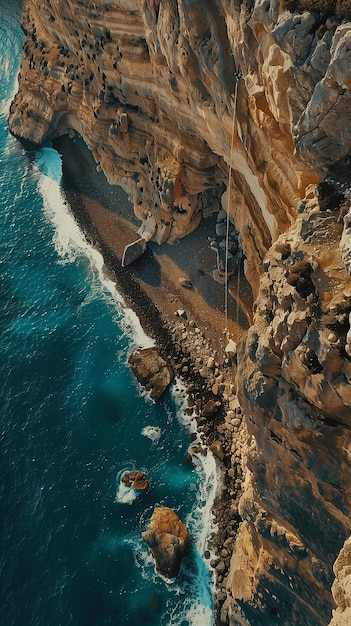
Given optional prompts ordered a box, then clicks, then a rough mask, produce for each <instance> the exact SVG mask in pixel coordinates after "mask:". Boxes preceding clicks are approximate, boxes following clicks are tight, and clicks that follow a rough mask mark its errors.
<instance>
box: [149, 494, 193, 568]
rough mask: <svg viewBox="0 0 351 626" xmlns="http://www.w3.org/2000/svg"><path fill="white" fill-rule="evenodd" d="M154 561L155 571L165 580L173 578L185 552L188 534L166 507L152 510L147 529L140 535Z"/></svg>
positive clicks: (171, 511)
mask: <svg viewBox="0 0 351 626" xmlns="http://www.w3.org/2000/svg"><path fill="white" fill-rule="evenodd" d="M142 537H143V539H144V541H146V543H147V545H148V547H149V550H150V552H151V554H152V556H153V557H154V559H155V561H156V570H157V571H158V572H159V574H162V576H166V578H175V577H176V576H177V575H178V573H179V569H180V564H181V561H182V558H183V556H184V554H185V552H186V550H187V547H188V541H189V533H188V531H187V528H186V526H185V524H183V522H182V521H181V520H180V519H179V517H178V516H177V515H176V513H175V512H174V511H173V510H172V509H169V508H168V507H165V506H164V507H159V508H157V509H155V510H154V512H153V514H152V516H151V520H150V526H149V529H148V530H146V531H145V532H143V533H142Z"/></svg>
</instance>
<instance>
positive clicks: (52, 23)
mask: <svg viewBox="0 0 351 626" xmlns="http://www.w3.org/2000/svg"><path fill="white" fill-rule="evenodd" d="M23 25H24V29H25V32H26V33H27V37H26V40H25V43H24V49H23V58H22V64H21V71H20V82H19V85H20V88H19V93H18V95H17V96H16V98H15V101H14V103H13V104H12V107H11V113H10V128H11V131H12V132H13V134H15V135H16V136H18V137H19V138H20V139H21V140H22V141H24V142H27V145H29V146H30V145H38V144H41V143H43V142H45V141H47V140H50V139H53V138H55V137H57V136H59V135H61V134H64V133H68V132H72V131H76V132H78V133H79V134H81V135H82V137H83V138H84V140H85V142H86V143H87V144H88V146H89V147H90V148H91V150H92V152H93V155H94V157H95V160H96V163H97V167H99V168H102V169H103V171H104V172H105V173H106V176H107V177H108V179H109V180H110V181H111V182H113V183H116V184H119V185H121V186H122V187H124V188H125V189H126V190H127V192H128V194H129V196H130V198H131V200H132V202H133V206H134V212H135V215H136V216H137V217H138V218H139V220H140V222H141V229H140V233H141V235H142V236H143V237H144V238H145V239H153V240H155V241H157V242H159V243H162V242H164V241H169V242H175V241H177V239H179V238H181V237H183V236H184V235H186V234H187V233H189V232H190V231H192V230H193V229H195V228H196V226H197V225H198V223H199V221H200V220H201V218H202V216H206V215H208V214H210V213H214V212H217V213H218V212H219V211H220V210H221V209H222V210H224V211H226V212H228V211H229V212H230V219H231V221H232V223H233V225H234V228H235V231H236V232H237V233H239V242H240V246H241V249H242V252H243V255H244V256H245V273H246V277H247V279H248V280H249V282H250V284H251V286H252V289H253V293H254V294H255V296H256V297H257V299H256V305H255V316H254V323H253V326H252V327H251V329H250V331H249V333H248V335H247V338H246V340H245V341H243V342H242V345H241V349H240V353H239V357H238V358H239V376H238V380H239V381H240V383H239V396H240V401H241V405H242V408H243V411H244V413H245V416H246V420H247V424H248V427H249V431H250V433H251V435H252V441H253V444H254V445H253V446H251V448H250V453H249V455H248V460H247V477H246V484H245V493H244V495H243V497H242V499H241V503H240V514H241V516H242V519H243V522H242V524H241V527H240V532H239V535H238V538H237V541H236V547H235V550H234V553H233V558H232V566H231V573H230V576H229V577H228V580H227V593H228V599H227V601H226V602H225V603H224V607H223V610H222V619H223V620H224V621H226V620H228V621H229V623H230V624H231V625H234V624H246V623H250V622H251V623H253V624H255V626H258V625H261V624H270V625H271V624H280V625H283V624H289V625H291V624H296V625H299V626H300V625H302V624H304V625H311V626H312V625H313V626H314V625H325V624H327V623H328V622H329V620H330V617H331V610H332V607H333V606H334V601H333V598H332V595H331V584H332V582H333V579H334V574H333V569H332V568H333V564H334V561H335V559H336V557H337V555H338V553H339V551H340V549H341V548H342V545H343V542H344V540H345V539H346V537H347V536H348V535H349V534H350V532H351V528H350V527H351V523H350V512H351V500H350V487H349V485H350V434H349V433H350V426H351V410H350V405H351V386H350V382H351V362H350V353H351V348H350V346H351V334H350V332H349V327H350V320H349V315H350V310H351V290H350V273H349V271H350V217H349V215H347V211H348V208H349V196H348V184H347V181H348V176H349V174H350V165H349V162H348V160H347V159H348V155H349V154H350V150H351V126H350V124H349V111H350V104H351V91H350V86H351V85H350V83H351V24H350V22H346V21H340V20H339V21H337V20H334V19H329V20H324V21H323V20H321V19H320V18H319V17H318V16H317V15H316V14H314V13H308V12H306V13H304V14H302V15H294V14H290V13H289V12H287V11H281V9H280V7H279V3H278V2H277V1H276V0H272V1H271V2H269V1H268V0H256V1H255V2H247V3H245V2H243V3H241V2H237V1H234V2H233V1H229V0H202V1H201V2H200V1H199V0H187V1H185V0H110V1H106V0H97V1H96V2H83V1H81V0H66V2H65V3H64V5H63V4H62V3H61V2H59V0H42V2H41V3H37V2H35V1H34V0H26V2H25V7H24V14H23ZM239 66H240V68H241V71H242V78H241V79H240V80H239V82H238V83H236V81H235V78H234V75H233V73H234V71H235V70H237V69H238V68H239ZM326 177H328V180H327V181H325V182H323V183H322V184H321V185H319V187H318V188H317V187H316V186H315V185H316V184H317V183H320V182H321V181H323V180H324V179H325V178H326ZM340 181H342V183H341V182H340ZM345 214H346V217H345V224H344V221H343V217H344V215H345ZM340 240H341V241H342V246H341V248H340V246H339V243H340ZM338 571H339V570H338ZM346 595H347V594H346ZM341 597H343V598H344V597H346V596H345V595H344V596H343V594H342V593H341V592H340V593H338V594H336V596H335V598H336V601H337V602H338V601H339V600H338V598H339V599H340V598H341ZM342 602H344V605H345V606H344V608H345V607H346V604H345V602H346V601H344V600H343V601H342ZM342 602H341V604H340V611H341V612H342V610H343V607H342Z"/></svg>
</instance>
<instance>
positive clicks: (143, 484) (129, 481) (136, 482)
mask: <svg viewBox="0 0 351 626" xmlns="http://www.w3.org/2000/svg"><path fill="white" fill-rule="evenodd" d="M121 480H122V483H124V484H125V485H127V486H128V487H132V489H135V491H147V489H148V488H149V481H148V480H147V478H146V475H145V473H144V472H141V471H140V470H133V471H131V472H125V473H124V474H123V476H122V479H121Z"/></svg>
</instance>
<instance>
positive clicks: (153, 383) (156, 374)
mask: <svg viewBox="0 0 351 626" xmlns="http://www.w3.org/2000/svg"><path fill="white" fill-rule="evenodd" d="M128 363H129V364H130V366H131V368H132V370H133V373H134V375H135V376H136V378H137V379H138V381H139V382H140V384H141V385H143V386H144V387H145V389H147V391H149V392H150V397H151V398H152V399H153V400H158V399H159V398H160V397H161V396H162V395H163V394H164V393H165V391H166V390H167V389H168V387H169V385H170V384H171V382H172V381H173V379H174V371H173V369H172V367H171V365H170V364H169V363H168V362H167V361H165V360H164V359H163V358H162V356H161V355H160V353H159V351H158V349H157V348H156V347H151V348H139V350H136V352H133V354H131V355H130V356H129V358H128Z"/></svg>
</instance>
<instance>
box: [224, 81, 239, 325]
mask: <svg viewBox="0 0 351 626" xmlns="http://www.w3.org/2000/svg"><path fill="white" fill-rule="evenodd" d="M234 77H235V91H234V107H233V119H232V130H231V137H230V162H229V177H228V191H227V228H226V239H225V273H224V279H225V283H224V314H225V331H226V332H228V258H229V257H228V248H229V225H230V188H231V182H232V160H233V146H234V132H235V119H236V103H237V96H238V85H239V79H240V78H241V72H240V70H238V71H237V72H235V73H234Z"/></svg>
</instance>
